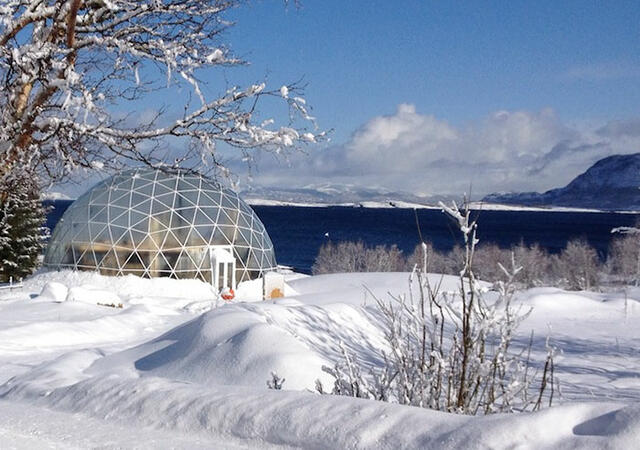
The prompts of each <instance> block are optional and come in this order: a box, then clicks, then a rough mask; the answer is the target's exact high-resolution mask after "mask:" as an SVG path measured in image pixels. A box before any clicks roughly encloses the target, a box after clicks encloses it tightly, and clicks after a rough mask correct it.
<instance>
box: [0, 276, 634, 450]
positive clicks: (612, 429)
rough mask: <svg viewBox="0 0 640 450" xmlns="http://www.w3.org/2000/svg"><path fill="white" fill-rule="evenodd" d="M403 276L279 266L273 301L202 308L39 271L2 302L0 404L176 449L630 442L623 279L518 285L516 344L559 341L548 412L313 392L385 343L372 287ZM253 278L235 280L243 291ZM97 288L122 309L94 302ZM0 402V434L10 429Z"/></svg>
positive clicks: (401, 285)
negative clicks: (450, 408) (588, 288)
mask: <svg viewBox="0 0 640 450" xmlns="http://www.w3.org/2000/svg"><path fill="white" fill-rule="evenodd" d="M408 279H409V277H408V274H344V275H340V274H335V275H323V276H317V277H299V276H295V277H294V276H292V277H290V278H289V279H288V281H287V283H288V286H287V292H286V293H287V294H288V296H287V297H285V298H283V299H279V300H277V301H276V302H253V303H251V302H236V303H233V304H224V305H222V304H219V305H217V307H216V304H215V300H213V299H212V297H211V291H210V289H209V288H208V286H207V285H205V284H204V283H199V282H194V283H190V282H189V283H187V284H184V285H183V283H182V281H176V280H140V279H137V278H133V277H125V278H116V279H113V278H108V277H101V276H99V275H96V274H86V273H84V274H83V273H68V272H60V273H45V274H40V275H38V276H36V277H33V278H31V279H29V280H27V281H26V282H25V286H24V288H22V289H21V290H15V291H12V292H5V293H2V295H3V297H0V369H1V370H0V372H1V373H2V375H1V376H0V383H3V384H2V385H0V398H1V399H2V400H0V404H1V405H5V404H16V405H18V406H16V408H17V409H18V410H21V409H20V408H30V407H34V406H38V407H46V408H51V409H54V410H56V411H63V412H67V413H73V414H80V415H86V416H91V417H92V419H87V420H99V421H102V422H105V421H106V422H109V423H110V425H111V426H115V427H116V428H117V427H122V429H123V430H128V429H129V428H127V427H131V426H132V424H138V425H139V426H141V427H142V426H144V427H151V428H150V429H157V430H161V431H159V433H161V434H162V433H165V434H166V433H168V434H169V435H171V436H174V437H175V440H173V441H172V440H171V439H169V440H168V441H167V442H176V443H178V444H176V445H177V446H183V447H191V446H192V444H193V446H201V444H202V442H209V443H212V442H218V444H220V442H224V443H225V444H224V445H223V446H228V445H227V443H232V444H233V445H237V444H238V443H240V444H241V445H249V446H252V447H261V448H264V447H276V448H277V447H305V448H328V447H329V448H425V447H431V448H459V447H467V448H486V447H491V448H510V447H530V448H543V447H547V448H607V447H610V448H633V447H634V446H635V444H636V442H637V441H638V439H640V435H639V433H640V422H639V421H640V407H638V406H637V405H636V403H637V400H638V399H640V381H639V380H640V358H638V356H637V348H638V345H639V344H640V342H639V341H640V336H638V334H637V330H636V327H635V322H636V321H637V318H638V313H639V312H640V310H638V302H637V301H636V300H635V299H636V298H639V297H640V295H638V294H640V291H637V290H633V289H629V290H627V292H626V293H624V292H620V293H610V294H596V293H569V292H565V291H561V290H558V289H547V288H545V289H532V290H529V291H525V292H522V293H520V294H519V296H518V299H517V302H519V303H520V304H522V305H523V307H530V306H531V307H534V310H533V312H532V314H531V315H530V316H529V318H528V319H527V320H526V322H525V323H524V324H523V326H522V328H521V330H520V331H521V336H519V337H518V338H519V339H521V340H522V341H528V336H529V331H530V330H531V329H533V330H535V333H536V339H535V340H534V349H533V350H534V351H533V353H532V355H533V357H534V358H539V357H542V355H543V354H544V351H543V349H544V339H545V337H546V334H547V333H548V330H549V328H550V329H551V336H552V338H553V340H554V342H555V343H556V345H558V346H559V347H560V348H561V349H562V353H561V354H560V355H559V356H558V358H557V361H556V376H557V377H558V378H559V379H560V380H561V383H562V384H561V387H562V396H561V397H558V398H557V400H558V405H559V406H555V407H553V408H551V409H547V410H543V411H541V412H538V413H533V414H532V413H526V414H512V415H496V416H488V417H463V416H456V415H451V414H445V413H440V412H434V411H428V410H424V409H419V408H413V407H405V406H401V405H395V404H385V403H380V402H374V401H369V400H359V399H352V398H346V397H335V396H327V395H325V396H320V395H318V394H315V393H314V392H312V390H313V387H314V383H315V380H316V379H318V378H320V379H322V381H323V384H324V385H325V387H329V388H330V386H331V382H332V380H331V379H329V378H327V377H328V376H327V375H326V374H325V373H324V372H323V371H322V369H321V368H322V366H323V365H333V363H334V362H335V361H337V360H339V359H340V357H341V354H340V348H339V346H340V343H342V344H343V345H344V346H345V347H346V348H347V349H348V351H349V352H350V353H352V354H354V355H355V356H356V358H357V359H358V360H359V361H360V362H361V363H362V364H364V365H365V366H366V365H375V364H379V363H380V360H379V355H380V350H381V349H385V345H386V344H385V341H384V335H383V332H384V330H383V329H381V328H380V323H379V317H378V316H377V313H376V309H375V307H374V306H373V305H374V304H375V300H374V298H373V297H374V296H375V297H378V298H385V297H386V296H387V295H388V293H389V292H391V293H394V294H399V293H402V292H406V291H407V286H408V285H407V281H408ZM440 281H441V282H442V289H443V290H450V291H455V290H456V289H457V284H458V280H457V279H456V278H454V277H440V276H435V275H434V276H433V278H432V282H440ZM56 283H57V284H56ZM256 286H258V284H256V283H254V284H253V285H247V286H245V288H244V289H245V290H244V295H245V298H247V299H251V298H252V296H253V295H255V293H256V289H257V288H256ZM365 286H366V288H367V289H365V288H364V287H365ZM70 293H73V296H72V297H73V298H69V294H70ZM107 293H108V294H109V295H112V296H117V298H116V297H112V299H113V301H116V300H119V301H121V302H122V303H123V308H112V307H104V306H99V305H97V304H96V303H95V300H96V299H95V296H96V295H100V296H106V294H107ZM63 297H64V300H62V298H63ZM194 305H196V306H197V307H194ZM203 311H204V312H203ZM272 371H273V372H277V373H278V375H280V376H282V377H284V378H285V379H286V381H285V383H284V386H283V389H285V390H283V391H272V390H268V389H267V387H266V381H267V380H268V379H269V378H270V372H272ZM7 402H8V403H7ZM16 402H18V403H16ZM20 405H24V406H20ZM5 410H6V408H5V409H3V408H2V407H0V432H2V430H3V428H2V427H3V424H7V426H9V424H10V423H12V422H11V419H10V418H8V417H3V413H2V411H5ZM54 419H55V420H61V419H58V418H54ZM144 433H146V434H149V433H150V431H148V429H147V431H144ZM83 436H84V435H83ZM79 439H80V438H79ZM83 439H84V438H83ZM138 444H139V443H138V442H132V443H131V446H136V445H138ZM196 444H197V445H196ZM212 445H214V444H212ZM119 446H121V445H120V444H119ZM125 446H126V445H125Z"/></svg>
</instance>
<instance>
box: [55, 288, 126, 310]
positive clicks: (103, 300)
mask: <svg viewBox="0 0 640 450" xmlns="http://www.w3.org/2000/svg"><path fill="white" fill-rule="evenodd" d="M67 301H68V302H69V301H72V302H85V303H90V304H94V305H97V304H103V305H116V306H117V305H119V304H121V300H120V297H118V295H117V294H115V293H113V292H112V291H107V290H104V289H98V288H96V287H94V286H91V285H84V286H74V287H72V288H70V289H69V293H68V294H67Z"/></svg>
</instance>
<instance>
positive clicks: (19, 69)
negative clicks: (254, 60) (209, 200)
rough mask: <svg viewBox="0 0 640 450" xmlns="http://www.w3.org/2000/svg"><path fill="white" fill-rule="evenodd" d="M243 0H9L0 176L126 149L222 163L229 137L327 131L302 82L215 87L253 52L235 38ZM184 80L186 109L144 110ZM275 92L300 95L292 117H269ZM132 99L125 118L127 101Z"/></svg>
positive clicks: (271, 146) (283, 139) (268, 144)
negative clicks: (266, 111)
mask: <svg viewBox="0 0 640 450" xmlns="http://www.w3.org/2000/svg"><path fill="white" fill-rule="evenodd" d="M238 4H239V2H238V1H236V0H205V1H201V0H164V1H155V0H145V1H131V0H65V1H59V0H57V1H54V0H29V1H26V0H3V1H0V43H2V45H1V46H0V76H1V77H2V83H3V86H2V89H1V90H0V106H2V109H1V111H0V163H1V164H0V167H1V168H2V169H1V170H2V171H1V172H0V181H2V178H4V177H6V176H7V175H8V173H9V172H11V171H16V170H25V171H28V172H32V173H37V174H39V176H40V177H42V178H43V179H44V180H45V181H50V180H56V179H60V178H62V177H65V176H66V175H67V174H69V172H70V171H73V170H74V169H75V168H77V167H95V166H96V165H100V166H107V167H117V166H118V165H120V164H123V163H124V162H125V161H126V160H134V161H137V162H141V163H145V164H149V165H153V166H164V167H167V166H168V167H173V166H187V168H191V169H195V170H198V171H204V172H207V171H209V170H216V168H218V167H219V165H220V158H219V156H218V153H219V150H218V149H217V145H218V144H220V143H224V144H227V145H228V146H231V147H236V148H238V149H240V150H241V151H243V152H246V151H247V150H249V149H262V150H267V151H275V152H278V151H280V150H282V149H284V148H293V147H297V146H300V145H308V144H312V143H314V142H317V141H318V140H319V139H321V138H322V137H323V133H321V132H319V131H317V128H316V125H315V122H314V118H313V117H312V116H311V115H310V114H309V108H308V106H307V105H306V102H305V100H304V98H303V97H302V96H301V91H302V87H301V86H299V85H297V84H295V83H293V84H289V85H286V86H282V87H279V86H278V87H274V88H273V89H267V86H266V85H265V84H264V83H257V84H253V85H249V86H247V87H239V86H234V87H231V88H226V89H223V90H222V91H223V93H222V95H220V96H219V97H218V98H213V99H208V98H206V95H205V90H204V89H203V86H202V82H201V81H200V80H201V77H202V74H203V73H204V71H205V70H211V69H215V68H216V67H229V66H238V65H243V64H245V61H243V60H241V59H240V58H237V57H236V56H234V55H233V54H232V52H231V51H230V50H229V46H228V45H226V43H225V42H224V40H223V37H224V32H225V31H226V30H227V29H228V28H229V27H231V26H232V25H233V23H231V22H229V21H228V20H226V19H225V15H226V13H227V12H228V10H229V9H231V8H233V7H236V6H237V5H238ZM178 88H179V89H181V92H185V89H186V91H187V92H190V93H191V95H188V96H186V98H184V99H182V100H179V103H178V106H183V107H184V108H183V109H184V113H183V114H182V117H180V118H178V119H174V120H169V119H168V118H167V117H166V115H165V114H163V113H164V112H165V111H163V110H161V111H159V113H158V114H156V115H154V116H153V117H151V118H149V119H146V120H145V119H141V118H138V119H135V120H133V116H135V115H136V114H135V110H136V109H138V108H140V101H141V99H144V98H145V96H146V95H147V94H150V93H152V92H154V91H159V90H163V89H164V90H166V89H169V90H168V91H167V92H169V93H173V94H174V95H175V93H176V92H177V90H176V89H178ZM191 96H193V98H195V99H197V102H198V103H199V104H198V105H192V103H191V100H190V98H191ZM264 98H272V99H274V100H276V101H279V102H282V103H284V104H285V105H287V106H288V107H289V110H290V112H291V113H290V116H289V120H288V121H287V123H286V124H284V125H283V126H276V125H274V124H273V123H274V121H273V120H263V118H262V119H260V120H258V118H257V117H256V110H257V105H258V103H259V102H260V100H262V99H264ZM173 106H175V104H174V105H173ZM123 110H124V111H128V114H126V115H125V116H124V118H123V115H122V113H121V112H118V113H116V112H115V111H123ZM168 137H174V138H179V139H184V140H187V141H188V143H189V145H185V146H184V147H185V148H186V149H187V150H185V151H184V152H182V153H181V154H179V155H176V154H175V152H173V153H172V152H169V151H166V141H165V139H166V138H168ZM161 150H163V151H161Z"/></svg>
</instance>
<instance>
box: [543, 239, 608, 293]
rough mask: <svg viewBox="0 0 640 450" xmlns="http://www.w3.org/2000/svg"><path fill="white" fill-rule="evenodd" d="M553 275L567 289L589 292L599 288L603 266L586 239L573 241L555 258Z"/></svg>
mask: <svg viewBox="0 0 640 450" xmlns="http://www.w3.org/2000/svg"><path fill="white" fill-rule="evenodd" d="M552 264H553V273H554V275H555V278H556V279H557V280H558V282H559V283H560V284H562V285H563V286H564V287H565V288H567V289H570V290H577V291H588V290H589V289H592V288H597V287H598V285H599V281H600V272H601V268H602V267H601V264H600V259H599V258H598V253H597V252H596V250H595V249H594V248H593V247H591V246H590V245H589V243H588V242H587V241H585V240H584V239H573V240H571V241H569V242H568V243H567V246H566V247H565V249H564V250H562V252H561V253H560V254H559V255H557V256H554V257H553V261H552Z"/></svg>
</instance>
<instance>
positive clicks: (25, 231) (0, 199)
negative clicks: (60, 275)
mask: <svg viewBox="0 0 640 450" xmlns="http://www.w3.org/2000/svg"><path fill="white" fill-rule="evenodd" d="M35 186H36V183H32V182H30V181H29V180H27V179H23V180H19V181H14V182H12V183H10V184H8V185H5V186H3V187H2V189H1V191H0V282H8V281H9V280H10V279H11V278H13V280H16V281H17V280H20V279H22V278H24V277H25V276H27V275H30V274H32V273H33V271H34V270H35V269H36V268H37V266H38V257H39V255H40V254H41V253H42V251H43V249H44V245H45V241H46V238H47V237H48V230H47V229H46V228H45V227H44V223H45V214H46V210H45V208H44V207H43V205H42V203H41V202H40V198H39V195H38V190H37V188H36V187H35Z"/></svg>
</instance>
